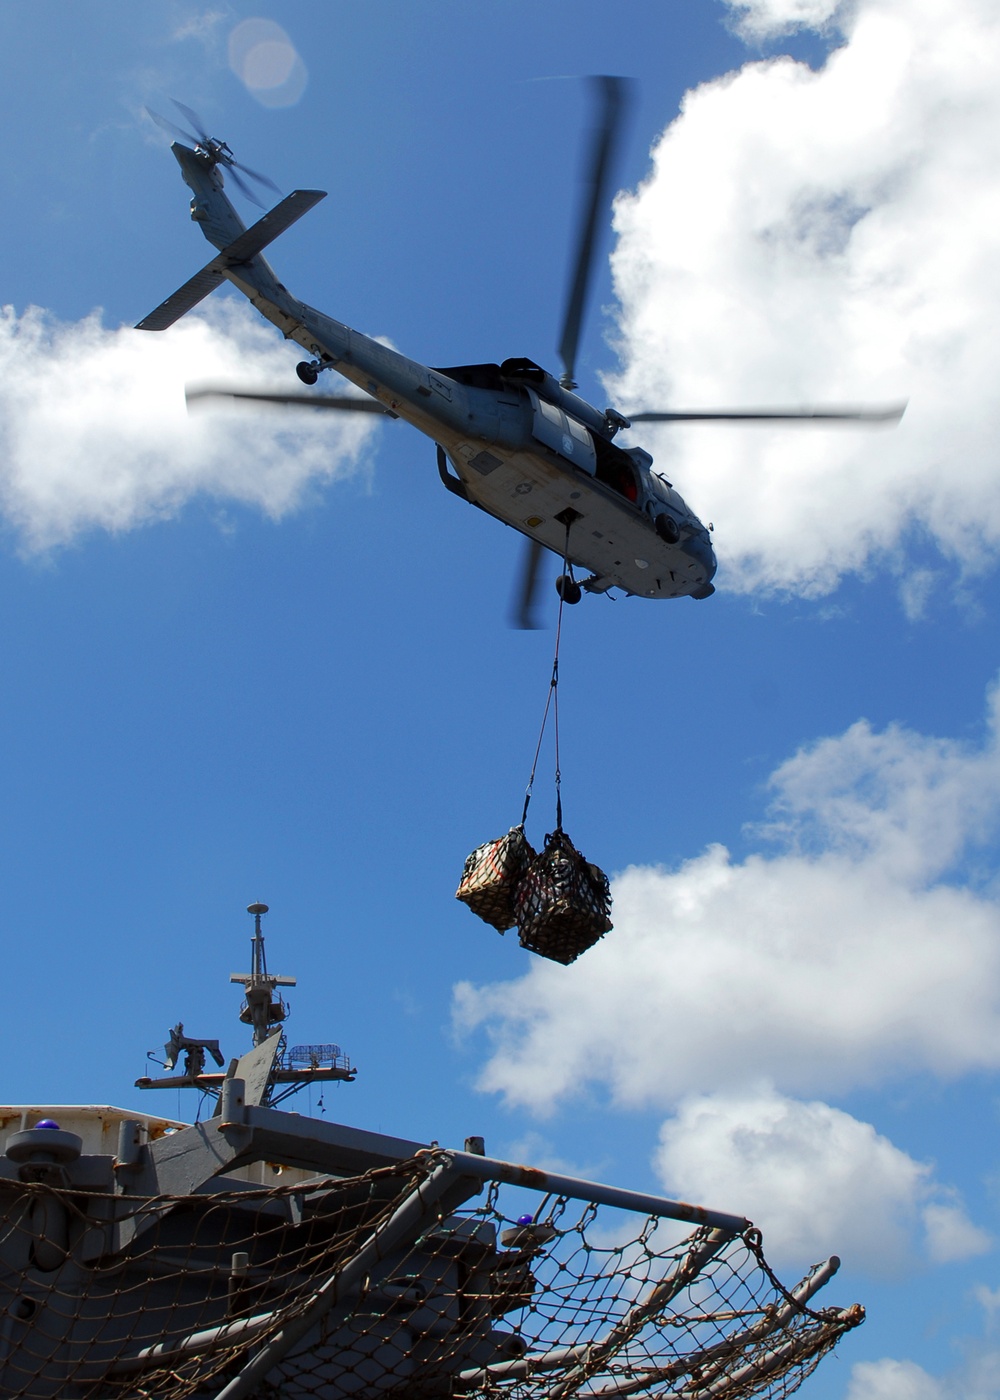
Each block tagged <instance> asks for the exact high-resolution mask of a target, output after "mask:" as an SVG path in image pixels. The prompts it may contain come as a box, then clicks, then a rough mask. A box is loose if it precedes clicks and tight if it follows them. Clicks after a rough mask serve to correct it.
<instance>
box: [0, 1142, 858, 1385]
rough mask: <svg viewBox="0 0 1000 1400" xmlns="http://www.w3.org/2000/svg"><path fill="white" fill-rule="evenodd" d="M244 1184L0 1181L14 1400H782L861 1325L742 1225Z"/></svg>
mask: <svg viewBox="0 0 1000 1400" xmlns="http://www.w3.org/2000/svg"><path fill="white" fill-rule="evenodd" d="M230 1185H231V1186H232V1189H230V1186H227V1185H226V1184H225V1183H223V1182H218V1183H216V1187H217V1188H218V1189H216V1187H213V1186H211V1185H210V1184H206V1188H205V1189H203V1190H202V1191H200V1192H197V1193H195V1194H189V1195H160V1196H153V1197H139V1196H134V1195H129V1194H127V1192H124V1193H123V1192H120V1191H115V1192H109V1191H106V1190H88V1189H86V1186H85V1185H84V1186H80V1185H73V1186H72V1187H69V1186H59V1185H54V1184H52V1181H51V1180H49V1181H46V1180H35V1181H31V1180H27V1181H25V1180H21V1181H11V1180H5V1181H0V1317H2V1319H3V1321H2V1323H0V1393H2V1394H3V1395H4V1396H5V1397H8V1398H9V1400H22V1397H23V1400H55V1397H58V1398H59V1400H140V1397H141V1400H187V1397H194V1400H209V1397H211V1400H241V1398H242V1397H256V1400H265V1397H266V1400H278V1397H281V1400H305V1398H306V1397H317V1398H318V1400H333V1398H334V1397H350V1400H402V1397H404V1396H405V1397H406V1398H407V1400H421V1397H428V1400H429V1398H430V1397H433V1396H454V1397H469V1400H476V1397H489V1398H490V1400H494V1397H510V1398H511V1400H534V1398H535V1397H538V1398H539V1400H541V1397H543V1396H544V1397H546V1400H568V1397H571V1396H572V1397H578V1398H579V1400H617V1397H624V1396H630V1395H639V1396H650V1397H655V1396H662V1395H676V1396H684V1397H688V1400H710V1398H711V1400H714V1398H715V1397H722V1396H725V1397H742V1396H751V1395H760V1396H767V1397H783V1396H786V1395H789V1394H791V1393H792V1392H793V1391H794V1390H795V1389H796V1388H797V1387H798V1386H799V1385H800V1383H801V1382H802V1380H803V1379H804V1377H805V1376H807V1375H808V1374H809V1373H810V1372H811V1371H812V1370H813V1368H814V1367H815V1366H816V1365H817V1363H818V1362H819V1360H820V1359H821V1358H822V1357H823V1355H824V1354H825V1353H826V1352H827V1351H829V1350H830V1348H831V1347H833V1346H834V1345H835V1344H836V1343H837V1341H838V1340H839V1339H840V1337H841V1336H842V1335H843V1334H844V1332H846V1331H848V1330H849V1329H850V1328H852V1327H855V1326H857V1325H858V1323H859V1322H861V1321H862V1320H863V1316H864V1314H863V1311H862V1310H861V1309H860V1308H859V1307H856V1306H855V1307H852V1308H846V1309H843V1308H819V1309H816V1308H815V1307H814V1306H813V1303H812V1299H813V1297H814V1294H815V1293H816V1292H817V1290H818V1289H819V1288H820V1287H821V1286H822V1285H823V1283H825V1282H826V1281H827V1279H828V1278H829V1277H830V1276H831V1275H832V1273H833V1272H835V1269H836V1266H837V1261H836V1260H828V1261H826V1263H824V1264H821V1265H818V1266H817V1267H816V1268H815V1269H814V1270H813V1271H812V1272H811V1273H810V1274H809V1275H808V1276H807V1277H806V1278H805V1279H804V1280H803V1281H802V1282H801V1283H800V1284H799V1285H798V1286H797V1287H796V1288H793V1289H791V1290H786V1289H785V1288H784V1287H783V1286H782V1285H781V1284H780V1283H779V1281H778V1280H777V1278H776V1277H775V1275H774V1274H773V1273H772V1271H771V1270H770V1268H769V1267H768V1265H767V1263H766V1262H765V1259H764V1255H763V1253H762V1250H761V1242H760V1237H759V1234H758V1233H757V1232H756V1231H755V1230H753V1229H752V1228H751V1227H749V1225H748V1222H746V1221H743V1220H740V1219H739V1218H737V1217H733V1216H725V1215H722V1214H720V1213H717V1212H711V1211H706V1210H701V1209H699V1208H696V1207H692V1206H687V1205H685V1204H683V1203H680V1202H672V1201H667V1200H661V1199H660V1198H657V1197H648V1196H640V1195H637V1194H635V1193H631V1192H626V1191H621V1190H617V1189H616V1188H611V1187H603V1186H598V1185H596V1184H594V1183H587V1182H581V1181H576V1180H574V1179H572V1178H565V1177H556V1176H553V1175H552V1174H549V1173H544V1172H541V1171H535V1170H533V1169H529V1168H523V1167H516V1166H513V1165H512V1164H509V1163H503V1162H499V1161H495V1160H493V1159H490V1158H485V1157H479V1156H476V1155H473V1154H470V1153H460V1152H447V1151H442V1150H438V1149H432V1150H430V1151H427V1152H425V1153H421V1154H419V1155H417V1156H416V1157H412V1158H409V1159H407V1160H404V1161H402V1162H399V1163H398V1164H397V1165H395V1166H390V1167H383V1168H379V1169H376V1170H372V1171H369V1172H366V1173H364V1174H361V1175H357V1176H352V1177H347V1178H335V1177H327V1176H323V1177H315V1178H311V1179H309V1180H305V1181H303V1180H298V1181H295V1182H293V1183H292V1184H291V1185H288V1186H277V1187H270V1188H267V1189H256V1188H251V1187H240V1186H239V1185H238V1184H236V1183H232V1182H231V1179H230ZM692 1224H693V1225H694V1229H693V1231H692V1229H691V1226H692Z"/></svg>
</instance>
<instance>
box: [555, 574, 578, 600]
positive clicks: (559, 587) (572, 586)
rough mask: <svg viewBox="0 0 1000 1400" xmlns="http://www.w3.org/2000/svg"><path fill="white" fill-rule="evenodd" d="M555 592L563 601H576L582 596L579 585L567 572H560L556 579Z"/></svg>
mask: <svg viewBox="0 0 1000 1400" xmlns="http://www.w3.org/2000/svg"><path fill="white" fill-rule="evenodd" d="M556 592H557V593H558V594H559V597H560V598H561V599H562V600H563V602H564V603H578V602H579V601H580V599H581V598H582V597H583V593H582V591H581V589H580V585H579V584H578V583H577V581H576V579H575V578H572V577H571V576H570V575H569V574H560V575H559V577H558V578H557V579H556Z"/></svg>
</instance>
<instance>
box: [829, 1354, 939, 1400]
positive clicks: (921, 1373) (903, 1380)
mask: <svg viewBox="0 0 1000 1400" xmlns="http://www.w3.org/2000/svg"><path fill="white" fill-rule="evenodd" d="M847 1400H945V1391H944V1389H943V1387H942V1386H941V1385H940V1384H939V1382H938V1381H936V1380H935V1379H934V1378H933V1376H929V1375H928V1374H927V1372H926V1371H925V1370H924V1369H923V1367H921V1366H918V1365H917V1364H916V1363H915V1362H913V1361H895V1360H893V1359H891V1358H890V1357H884V1358H883V1359H882V1360H881V1361H859V1362H857V1363H856V1365H854V1366H853V1367H852V1368H851V1383H850V1386H849V1387H848V1391H847Z"/></svg>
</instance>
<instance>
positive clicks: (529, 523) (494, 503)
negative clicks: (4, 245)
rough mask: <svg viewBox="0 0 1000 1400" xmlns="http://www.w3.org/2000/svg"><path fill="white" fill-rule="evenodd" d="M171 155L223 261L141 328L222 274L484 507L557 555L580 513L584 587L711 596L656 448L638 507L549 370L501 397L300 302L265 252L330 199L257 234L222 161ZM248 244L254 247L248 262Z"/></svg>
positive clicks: (700, 535) (286, 208)
mask: <svg viewBox="0 0 1000 1400" xmlns="http://www.w3.org/2000/svg"><path fill="white" fill-rule="evenodd" d="M171 149H172V151H173V153H174V156H175V158H176V159H177V162H178V164H179V165H180V167H181V173H182V175H183V178H184V180H185V182H186V183H187V185H188V186H189V187H190V189H191V190H192V194H193V198H192V201H191V213H192V218H193V219H194V220H195V222H196V223H198V224H199V225H200V227H201V229H202V231H203V233H204V234H205V237H206V238H207V239H208V240H209V242H211V243H213V244H214V245H215V246H216V247H217V248H219V249H220V253H219V256H218V257H217V258H215V259H213V261H212V262H211V263H209V264H208V266H207V267H206V268H205V269H203V271H202V273H200V274H197V275H196V277H195V278H192V279H191V281H190V282H189V283H187V284H186V286H185V288H182V289H181V292H179V293H176V294H175V295H174V296H173V297H171V298H169V299H168V300H167V301H166V302H164V303H163V304H162V306H161V307H159V308H157V310H156V311H154V312H152V313H151V314H150V315H149V316H147V317H146V318H145V319H144V320H143V321H141V322H140V323H139V327H140V329H147V330H160V329H164V328H165V327H166V326H167V325H169V324H171V323H172V321H173V320H174V319H176V318H177V316H180V315H183V314H184V312H185V311H187V310H189V309H190V307H191V306H192V305H194V304H195V303H196V302H197V300H199V299H200V296H204V295H207V294H208V293H209V292H210V291H211V290H212V288H213V286H215V285H217V283H218V281H219V280H221V279H220V277H219V276H218V275H217V274H221V277H224V278H225V279H227V280H228V281H230V282H232V284H233V285H234V286H235V287H237V288H238V289H239V290H240V291H241V292H243V293H244V295H245V296H246V297H247V298H248V299H249V300H250V301H251V303H252V304H253V305H254V306H255V307H256V308H257V310H258V311H260V313H261V314H262V315H263V316H264V317H266V319H267V320H269V321H270V322H271V323H272V324H273V325H275V326H277V327H278V329H279V330H280V331H281V332H282V334H283V335H284V336H285V338H286V339H289V340H294V341H296V342H297V343H298V344H299V345H301V346H302V347H303V349H305V350H306V351H307V352H308V353H309V354H310V355H312V356H313V357H314V358H315V360H316V361H317V362H319V364H320V365H321V366H322V367H323V368H328V369H331V370H335V371H336V372H337V373H339V374H341V375H342V376H343V377H344V378H345V379H348V380H349V381H350V382H351V383H353V384H355V385H356V386H357V387H358V388H359V389H361V390H362V391H363V392H364V393H366V394H368V395H370V396H371V397H372V398H374V399H376V400H377V401H378V402H379V403H381V404H382V405H383V407H385V408H386V409H387V410H388V411H389V412H390V413H391V414H393V415H394V416H396V417H398V418H402V419H404V420H405V421H406V422H408V423H409V424H410V425H411V426H412V427H414V428H416V429H417V430H418V431H419V432H421V433H423V434H424V435H425V436H427V437H429V438H430V439H431V440H432V441H434V442H437V443H439V444H440V445H441V447H442V448H443V449H444V451H445V452H446V453H447V456H448V458H449V459H450V461H451V462H452V464H453V465H454V468H455V471H456V472H457V475H458V478H459V481H460V482H461V483H462V487H463V488H464V492H463V494H464V495H465V496H466V498H467V499H468V500H469V501H471V502H472V503H473V504H475V505H478V506H481V507H482V508H483V509H484V510H486V511H487V512H488V513H489V514H490V515H493V516H495V517H496V518H497V519H499V520H501V521H503V522H504V523H505V524H507V525H510V526H512V527H513V528H514V529H516V530H519V531H520V532H521V533H522V534H524V535H526V536H528V538H529V539H532V540H536V541H538V542H539V543H541V544H543V545H545V546H546V547H547V548H549V549H551V550H552V551H553V552H554V553H556V554H557V555H560V556H561V555H562V554H563V553H564V551H565V549H566V545H567V530H566V526H565V524H564V523H562V522H561V521H559V520H557V519H556V517H557V516H558V515H560V514H562V513H563V512H565V511H566V510H567V508H569V509H571V510H572V511H573V512H574V516H575V517H576V518H574V519H573V523H572V526H571V530H570V538H569V555H570V559H571V561H572V562H573V563H574V564H576V565H577V566H579V567H581V568H586V569H589V570H591V574H592V577H591V578H590V579H588V580H585V581H584V587H585V588H588V590H589V591H592V592H602V591H606V590H607V589H608V588H610V587H619V588H621V589H622V590H624V591H625V592H627V593H632V594H636V595H638V596H641V597H653V598H672V597H681V596H685V595H686V596H692V595H693V596H699V595H700V596H707V594H708V593H709V592H711V591H712V587H711V579H712V576H713V574H714V572H715V556H714V553H713V551H712V547H711V543H710V541H709V538H708V533H707V531H706V530H705V528H704V526H703V525H702V523H701V521H700V520H698V518H697V517H696V516H695V515H694V514H693V512H692V511H691V510H690V509H689V508H688V507H687V506H686V504H685V503H684V501H683V500H682V498H681V497H680V496H679V495H677V494H676V493H671V497H670V499H666V500H665V499H664V498H663V496H662V493H661V490H660V487H659V482H658V481H657V482H656V483H655V484H654V482H653V480H652V474H651V472H650V471H649V469H648V466H647V463H648V462H651V460H652V459H651V458H649V456H648V454H647V453H638V452H636V453H634V454H630V455H631V457H632V461H633V463H634V465H635V468H636V478H637V483H638V496H637V500H636V501H635V502H634V503H633V502H631V501H628V500H626V499H625V497H623V496H622V495H620V494H619V493H618V492H617V491H615V490H614V489H613V488H612V487H610V486H608V485H606V484H605V483H604V482H602V481H599V480H597V479H596V476H595V471H596V466H597V463H596V452H595V443H594V440H593V438H592V436H591V434H592V433H597V432H598V430H599V428H602V429H603V432H602V434H601V435H602V436H604V437H605V438H606V440H610V439H608V438H607V426H606V420H605V418H604V416H603V415H602V414H600V413H599V411H598V410H597V409H595V408H594V407H593V406H592V405H590V404H588V403H586V401H585V400H583V399H581V398H579V397H578V396H577V395H576V394H573V393H571V392H570V391H568V390H565V389H563V388H561V387H560V386H558V385H557V384H556V381H555V380H553V379H552V378H551V376H549V375H545V376H544V382H543V383H542V385H541V387H542V388H543V389H544V393H543V394H539V392H538V389H537V388H531V387H528V386H526V385H523V386H522V385H514V384H510V385H505V386H504V388H503V390H502V391H498V390H496V389H492V388H490V389H484V388H478V387H474V386H472V385H468V384H462V383H459V382H458V381H457V380H455V379H453V378H451V377H450V376H448V375H446V374H443V373H442V372H440V371H438V370H432V369H430V368H429V367H428V366H426V365H423V364H421V363H419V362H418V361H415V360H410V359H408V358H407V357H406V356H405V355H400V354H399V353H398V352H397V351H395V350H390V349H389V348H388V347H387V346H384V345H381V344H380V343H379V342H378V341H376V340H373V339H371V338H370V337H369V336H366V335H364V334H362V333H361V332H360V331H356V330H353V329H352V328H351V327H349V326H346V325H344V324H342V323H341V322H339V321H336V320H334V319H333V318H332V317H330V316H327V315H326V314H325V313H323V312H321V311H318V310H316V309H315V308H314V307H311V306H308V305H307V304H306V303H304V302H301V301H299V300H298V299H297V298H295V297H293V296H292V295H291V294H290V293H289V292H288V290H287V289H286V288H285V287H284V286H283V285H282V283H281V282H279V281H278V279H277V277H276V276H275V273H274V271H273V269H272V268H271V267H270V266H269V264H268V263H267V261H266V260H265V259H264V258H263V256H261V252H260V249H261V248H263V247H264V246H266V244H267V243H268V242H270V241H271V239H272V238H273V237H276V236H277V234H278V233H279V232H281V231H283V229H284V228H286V227H288V224H289V223H290V222H292V221H294V219H295V218H298V217H299V216H300V214H301V213H304V212H306V209H307V208H311V207H312V206H313V204H315V203H316V202H318V200H319V199H320V198H322V197H323V196H322V193H321V192H320V191H296V192H295V193H294V194H292V195H290V196H288V199H287V200H284V201H282V203H281V204H279V205H278V206H277V207H276V208H275V209H274V210H272V211H271V213H270V214H268V215H265V216H264V218H263V219H261V220H259V221H258V222H257V224H255V225H254V226H253V228H252V229H250V230H247V229H246V228H245V226H244V224H243V222H242V220H241V219H240V217H239V215H238V214H237V213H236V211H235V209H234V208H233V206H232V205H231V204H230V202H229V200H228V199H227V197H226V195H225V194H224V192H223V182H222V176H221V172H220V171H219V169H218V167H217V165H215V164H214V163H213V162H212V160H211V159H210V158H209V157H208V156H207V155H205V154H203V153H201V152H198V151H194V150H191V149H189V148H188V147H187V146H184V145H182V144H181V143H180V142H174V144H173V145H172V147H171ZM272 230H273V231H272ZM251 247H252V248H254V249H255V251H253V252H252V254H251V255H250V256H247V251H248V250H249V248H251ZM185 292H189V293H190V295H187V296H185V295H182V294H183V293H185ZM196 293H197V295H195V294H196ZM192 298H193V299H192ZM175 312H176V314H174V313H175ZM484 452H485V453H487V454H488V455H487V456H486V457H484V456H483V453H484ZM494 462H495V463H496V465H494ZM484 466H486V467H488V470H486V471H484V470H483V467H484ZM663 513H665V514H667V515H668V516H670V517H671V518H672V519H673V521H674V523H675V524H676V526H677V529H678V533H679V536H680V538H679V539H678V541H677V542H676V543H668V542H666V541H665V540H663V539H662V538H661V537H660V535H659V534H657V532H656V530H655V529H654V526H653V520H654V518H655V516H656V515H657V514H663Z"/></svg>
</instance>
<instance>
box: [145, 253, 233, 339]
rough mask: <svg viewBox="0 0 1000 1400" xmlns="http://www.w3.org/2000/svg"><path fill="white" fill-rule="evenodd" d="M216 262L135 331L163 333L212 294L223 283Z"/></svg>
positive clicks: (161, 304) (203, 269) (204, 269)
mask: <svg viewBox="0 0 1000 1400" xmlns="http://www.w3.org/2000/svg"><path fill="white" fill-rule="evenodd" d="M248 232H249V230H248ZM218 261H219V259H218V258H213V259H212V261H211V262H210V263H209V264H208V266H207V267H203V268H202V270H201V271H200V272H196V273H195V275H194V276H193V277H192V278H191V280H190V281H189V282H185V283H184V286H183V287H181V288H180V289H179V290H178V291H176V292H174V294H173V295H172V296H169V297H167V299H166V301H164V302H161V303H160V305H159V306H158V307H157V308H156V310H155V311H151V312H150V313H149V315H148V316H146V317H145V318H144V319H143V320H141V321H140V322H139V324H138V325H137V326H136V330H137V331H165V330H166V329H167V327H168V326H172V325H173V324H174V322H175V321H179V320H180V318H181V317H182V316H183V315H184V313H185V311H190V310H191V308H192V306H197V305H198V303H199V302H200V301H202V300H204V298H205V297H207V296H208V294H209V292H214V291H215V289H216V287H217V286H218V285H219V283H220V282H223V281H225V275H224V274H223V273H222V272H221V271H220V270H219V268H218V267H217V266H216V264H217V263H218Z"/></svg>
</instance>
